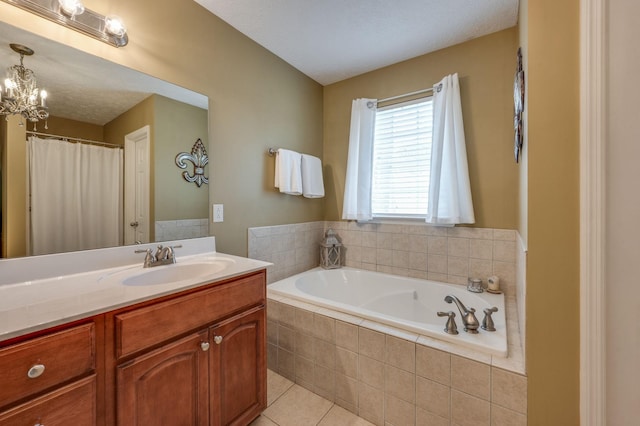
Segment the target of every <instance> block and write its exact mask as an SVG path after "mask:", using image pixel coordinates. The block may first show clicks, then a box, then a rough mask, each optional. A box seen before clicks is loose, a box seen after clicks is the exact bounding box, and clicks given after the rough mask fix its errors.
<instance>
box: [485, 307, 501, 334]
mask: <svg viewBox="0 0 640 426" xmlns="http://www.w3.org/2000/svg"><path fill="white" fill-rule="evenodd" d="M482 312H484V319H483V320H482V329H483V330H487V331H496V327H495V325H494V323H493V318H491V314H493V313H494V312H498V308H497V307H496V306H494V307H492V308H485V309H484V310H483V311H482Z"/></svg>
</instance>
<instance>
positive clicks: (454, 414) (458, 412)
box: [451, 389, 491, 426]
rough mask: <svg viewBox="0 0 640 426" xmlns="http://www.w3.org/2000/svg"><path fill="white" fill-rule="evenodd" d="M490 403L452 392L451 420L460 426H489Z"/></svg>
mask: <svg viewBox="0 0 640 426" xmlns="http://www.w3.org/2000/svg"><path fill="white" fill-rule="evenodd" d="M490 413H491V407H490V404H489V401H483V400H482V399H479V398H476V397H473V396H471V395H467V394H465V393H462V392H458V391H456V390H453V389H452V390H451V420H452V422H453V424H455V425H459V426H489V424H490Z"/></svg>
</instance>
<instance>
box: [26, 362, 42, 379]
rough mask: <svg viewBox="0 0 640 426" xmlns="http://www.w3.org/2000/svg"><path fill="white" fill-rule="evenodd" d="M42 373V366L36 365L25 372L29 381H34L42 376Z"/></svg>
mask: <svg viewBox="0 0 640 426" xmlns="http://www.w3.org/2000/svg"><path fill="white" fill-rule="evenodd" d="M42 373H44V365H42V364H36V365H34V366H32V367H31V368H30V369H29V371H27V376H28V377H29V378H30V379H35V378H36V377H40V376H42Z"/></svg>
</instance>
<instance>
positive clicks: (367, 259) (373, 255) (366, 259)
mask: <svg viewBox="0 0 640 426" xmlns="http://www.w3.org/2000/svg"><path fill="white" fill-rule="evenodd" d="M377 262H378V253H377V249H376V248H370V247H367V248H365V247H363V248H362V263H369V264H375V263H377Z"/></svg>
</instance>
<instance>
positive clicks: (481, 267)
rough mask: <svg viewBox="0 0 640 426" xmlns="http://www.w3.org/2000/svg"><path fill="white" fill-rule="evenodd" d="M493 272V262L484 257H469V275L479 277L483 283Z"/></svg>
mask: <svg viewBox="0 0 640 426" xmlns="http://www.w3.org/2000/svg"><path fill="white" fill-rule="evenodd" d="M492 274H493V262H491V261H490V260H484V259H469V276H470V277H474V278H481V279H482V282H483V284H484V285H486V283H487V278H489V277H490V276H491V275H492Z"/></svg>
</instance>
